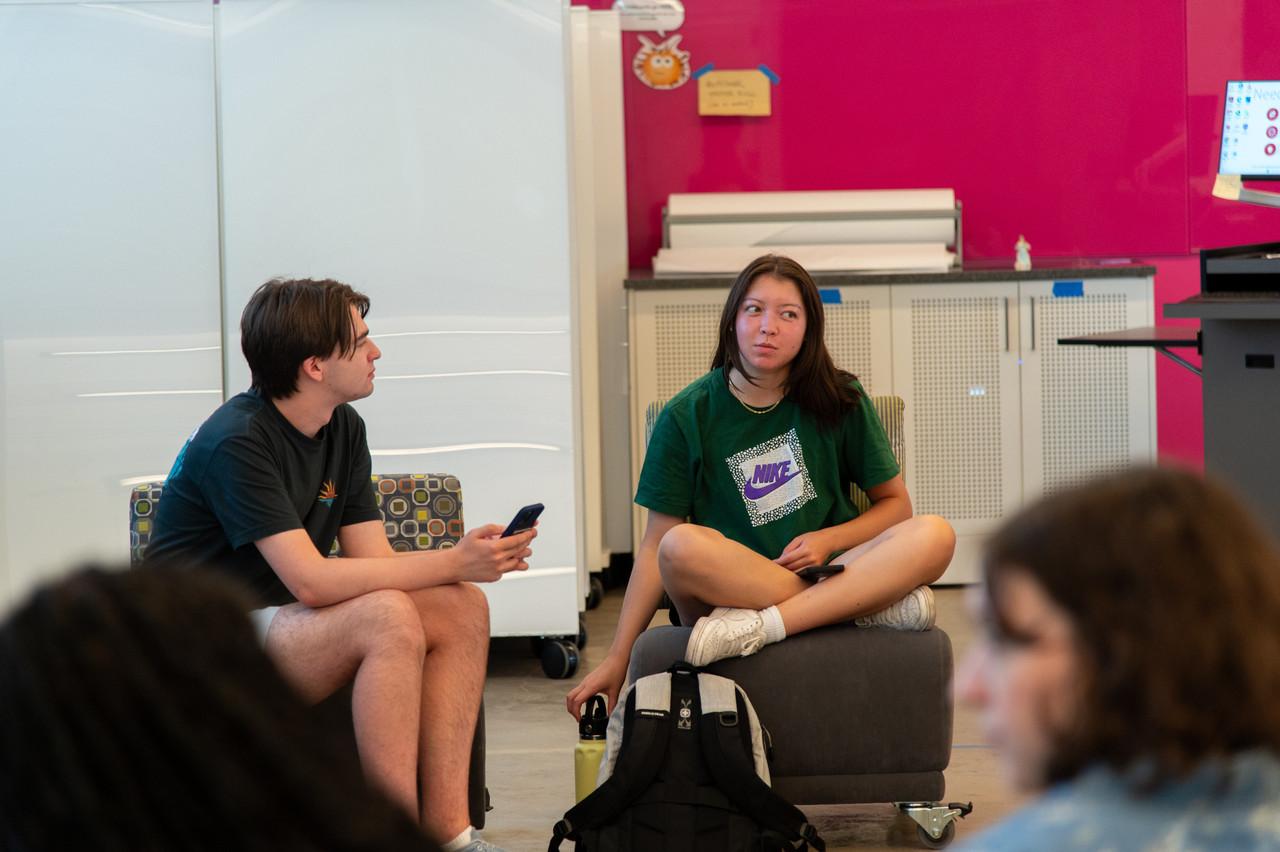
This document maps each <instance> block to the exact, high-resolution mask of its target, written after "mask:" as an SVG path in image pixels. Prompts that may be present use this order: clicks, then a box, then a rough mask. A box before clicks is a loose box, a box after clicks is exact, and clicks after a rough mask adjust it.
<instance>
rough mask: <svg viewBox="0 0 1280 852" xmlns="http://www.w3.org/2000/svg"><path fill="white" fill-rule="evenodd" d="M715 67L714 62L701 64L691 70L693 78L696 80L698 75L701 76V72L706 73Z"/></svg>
mask: <svg viewBox="0 0 1280 852" xmlns="http://www.w3.org/2000/svg"><path fill="white" fill-rule="evenodd" d="M715 68H716V64H715V63H714V62H708V63H707V64H706V65H703V66H702V67H701V68H699V69H698V70H697V71H694V72H693V79H695V80H696V79H698V78H699V77H701V76H702V75H703V74H705V73H707V72H708V71H714V70H715Z"/></svg>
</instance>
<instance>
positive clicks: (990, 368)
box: [893, 282, 1022, 582]
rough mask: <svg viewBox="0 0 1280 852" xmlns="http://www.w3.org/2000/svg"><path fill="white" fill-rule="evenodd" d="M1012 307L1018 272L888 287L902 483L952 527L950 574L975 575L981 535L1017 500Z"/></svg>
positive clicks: (1017, 399)
mask: <svg viewBox="0 0 1280 852" xmlns="http://www.w3.org/2000/svg"><path fill="white" fill-rule="evenodd" d="M1017 309H1018V285H1017V283H1016V282H1015V283H966V284H957V285H954V286H942V285H938V284H915V285H900V286H895V287H894V288H893V343H894V345H893V376H894V384H893V393H895V394H897V395H898V396H900V397H902V398H903V400H904V401H905V403H906V410H905V418H904V423H903V433H904V435H903V437H904V439H905V443H906V456H907V459H906V481H907V491H908V493H910V495H911V501H912V505H913V507H914V508H915V511H916V513H917V514H929V515H941V516H942V517H944V518H946V519H947V520H948V521H950V522H951V524H952V526H953V527H955V530H956V535H957V545H956V554H957V556H956V559H954V560H953V562H952V568H951V569H949V570H948V575H947V576H946V578H945V579H946V581H947V582H970V581H972V580H974V579H976V577H975V576H974V575H973V572H972V570H971V568H970V566H972V565H976V560H975V558H974V557H975V556H976V555H977V552H978V547H979V545H980V543H981V541H982V538H983V536H985V535H987V534H988V533H990V532H991V530H992V529H994V528H995V527H996V525H998V524H999V522H1000V519H1001V518H1002V517H1004V516H1005V515H1007V514H1008V513H1009V512H1012V511H1014V510H1015V509H1017V507H1018V506H1019V505H1020V504H1021V501H1022V471H1021V467H1020V458H1021V449H1022V447H1021V441H1020V420H1021V394H1020V391H1019V369H1018V341H1017ZM956 572H958V576H957V575H956Z"/></svg>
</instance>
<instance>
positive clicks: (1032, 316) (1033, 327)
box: [1031, 296, 1036, 352]
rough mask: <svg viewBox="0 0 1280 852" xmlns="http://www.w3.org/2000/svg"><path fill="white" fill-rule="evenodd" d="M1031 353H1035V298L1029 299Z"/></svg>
mask: <svg viewBox="0 0 1280 852" xmlns="http://www.w3.org/2000/svg"><path fill="white" fill-rule="evenodd" d="M1031 351H1032V352H1034V351H1036V297H1035V296H1032V297H1031Z"/></svg>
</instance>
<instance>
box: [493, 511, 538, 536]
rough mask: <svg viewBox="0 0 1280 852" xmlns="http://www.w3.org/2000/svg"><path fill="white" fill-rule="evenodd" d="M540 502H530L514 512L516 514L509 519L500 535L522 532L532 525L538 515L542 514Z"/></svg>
mask: <svg viewBox="0 0 1280 852" xmlns="http://www.w3.org/2000/svg"><path fill="white" fill-rule="evenodd" d="M542 508H543V507H542V504H541V503H530V504H529V505H528V506H525V507H524V508H522V509H521V510H520V511H519V512H516V516H515V517H514V518H512V519H511V523H509V524H507V529H506V531H505V532H503V534H502V537H503V538H506V537H507V536H509V535H515V534H516V533H522V532H524V531H525V530H527V529H529V528H530V527H532V526H533V522H534V521H536V520H538V516H539V515H541V514H542Z"/></svg>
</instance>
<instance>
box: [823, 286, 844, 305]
mask: <svg viewBox="0 0 1280 852" xmlns="http://www.w3.org/2000/svg"><path fill="white" fill-rule="evenodd" d="M818 298H820V299H822V304H824V305H838V304H840V291H839V290H837V289H836V288H835V287H819V288H818Z"/></svg>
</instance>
